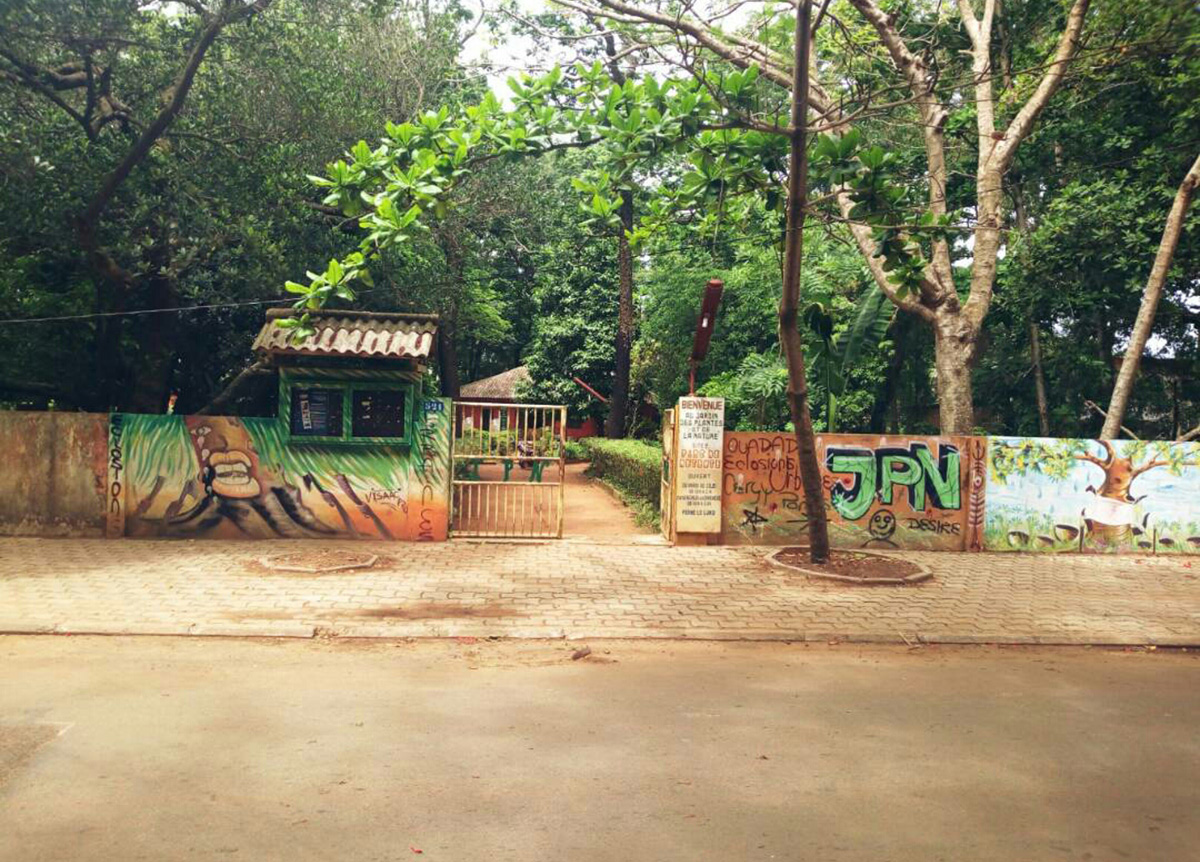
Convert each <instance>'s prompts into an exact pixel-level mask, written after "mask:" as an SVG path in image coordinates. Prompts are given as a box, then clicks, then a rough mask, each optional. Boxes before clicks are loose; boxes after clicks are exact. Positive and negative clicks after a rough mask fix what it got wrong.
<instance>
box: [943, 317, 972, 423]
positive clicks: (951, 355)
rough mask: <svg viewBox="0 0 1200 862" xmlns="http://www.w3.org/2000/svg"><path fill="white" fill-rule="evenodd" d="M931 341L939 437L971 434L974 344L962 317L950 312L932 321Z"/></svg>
mask: <svg viewBox="0 0 1200 862" xmlns="http://www.w3.org/2000/svg"><path fill="white" fill-rule="evenodd" d="M933 338H934V345H933V346H934V351H933V353H934V364H935V367H936V369H937V398H938V414H939V417H940V420H939V424H940V426H941V433H942V434H971V433H973V431H974V429H975V406H974V402H973V401H972V397H971V364H972V361H973V359H974V353H975V340H974V338H972V337H971V336H970V332H969V328H968V327H967V325H966V321H964V320H963V319H962V315H961V314H958V313H953V312H951V313H947V314H944V315H943V314H939V315H938V316H937V317H936V318H935V320H934V324H933Z"/></svg>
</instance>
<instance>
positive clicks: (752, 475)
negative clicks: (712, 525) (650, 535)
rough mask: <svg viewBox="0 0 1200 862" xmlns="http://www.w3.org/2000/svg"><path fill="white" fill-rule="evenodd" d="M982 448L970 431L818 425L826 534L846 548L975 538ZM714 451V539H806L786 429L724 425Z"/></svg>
mask: <svg viewBox="0 0 1200 862" xmlns="http://www.w3.org/2000/svg"><path fill="white" fill-rule="evenodd" d="M985 448H986V447H985V441H983V440H982V439H981V438H971V437H909V436H900V435H893V436H881V435H874V434H872V435H866V434H821V435H818V437H817V460H818V462H819V463H820V465H821V484H822V486H823V488H824V491H825V495H826V496H825V508H826V512H827V514H828V517H829V536H830V542H831V543H832V544H833V546H834V547H836V548H847V549H851V548H876V549H881V550H888V549H896V548H910V549H914V550H945V551H962V550H968V549H971V548H974V549H979V548H981V547H982V537H981V535H980V526H981V524H982V511H983V508H982V507H983V502H984V501H983V492H984V482H983V478H982V471H983V469H984V463H983V455H984V452H985ZM723 460H724V464H723V476H722V479H723V483H722V489H721V513H722V529H721V541H722V542H723V543H725V544H762V545H787V544H796V543H803V542H806V541H807V535H808V533H807V530H808V527H807V524H808V510H807V507H806V506H805V503H804V492H803V488H802V487H801V479H800V467H799V459H798V457H797V454H796V438H795V437H794V436H793V435H791V434H787V433H776V432H753V431H738V432H726V433H725V446H724V459H723ZM973 471H974V472H973Z"/></svg>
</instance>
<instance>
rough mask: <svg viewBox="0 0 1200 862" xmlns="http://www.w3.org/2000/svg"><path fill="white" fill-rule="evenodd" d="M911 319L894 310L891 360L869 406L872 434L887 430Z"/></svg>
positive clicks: (907, 315)
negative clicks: (889, 412)
mask: <svg viewBox="0 0 1200 862" xmlns="http://www.w3.org/2000/svg"><path fill="white" fill-rule="evenodd" d="M912 320H913V317H912V315H911V314H909V313H908V312H906V311H903V310H901V309H897V310H896V319H895V320H894V321H893V322H892V326H891V337H892V345H893V347H892V358H891V359H890V360H889V361H888V367H887V372H886V373H885V374H884V378H883V388H882V389H881V390H879V392H877V393H876V395H875V400H874V402H873V403H872V404H871V419H870V424H869V425H868V429H867V430H869V431H870V432H871V433H873V434H883V433H885V432H886V430H887V416H888V408H889V407H891V406H892V402H893V401H894V400H895V399H896V393H897V389H898V388H899V385H900V371H901V369H903V368H904V358H905V350H904V348H905V347H906V344H907V340H908V338H909V336H910V334H911V333H912Z"/></svg>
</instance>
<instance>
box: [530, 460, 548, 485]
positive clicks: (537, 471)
mask: <svg viewBox="0 0 1200 862" xmlns="http://www.w3.org/2000/svg"><path fill="white" fill-rule="evenodd" d="M545 469H546V462H545V461H534V462H532V463H531V464H530V465H529V481H530V482H540V481H542V471H543V470H545Z"/></svg>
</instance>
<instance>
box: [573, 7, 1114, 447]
mask: <svg viewBox="0 0 1200 862" xmlns="http://www.w3.org/2000/svg"><path fill="white" fill-rule="evenodd" d="M556 2H558V3H559V5H562V6H565V7H568V8H571V9H576V10H579V11H582V12H584V13H585V14H587V15H590V16H593V17H601V18H606V19H608V20H611V21H614V22H617V23H618V24H619V23H624V24H637V25H649V27H650V28H651V30H652V31H653V30H658V31H663V30H665V31H668V32H670V33H672V34H674V35H675V36H676V37H677V38H678V40H679V41H680V42H681V43H683V44H685V45H686V46H687V50H686V51H685V52H684V55H685V60H684V62H685V63H688V62H690V61H689V60H688V59H687V58H688V57H690V56H691V55H694V54H696V53H708V54H710V55H713V56H715V57H717V58H719V59H720V60H722V61H724V62H726V63H729V64H732V65H733V66H736V67H739V68H743V69H748V68H752V67H755V68H760V69H761V70H762V77H763V78H764V79H765V80H767V81H770V82H772V83H774V84H776V85H778V86H781V87H785V88H787V87H790V86H792V75H791V72H790V70H789V62H788V59H787V57H786V55H785V54H781V53H780V51H779V50H778V49H777V48H776V47H775V46H774V45H773V44H772V43H771V42H770V40H769V39H759V38H754V37H753V34H746V33H736V32H734V33H731V32H727V31H725V30H722V29H721V28H720V26H719V24H718V22H719V21H720V19H721V18H722V17H723V15H724V14H725V13H724V11H722V10H718V11H715V12H713V13H711V14H709V16H708V17H705V16H704V15H702V14H700V13H699V12H697V10H696V8H695V7H688V8H687V9H686V10H685V11H683V12H674V11H670V10H667V9H663V8H659V7H658V6H657V5H656V6H654V7H647V6H644V5H639V4H633V3H629V2H626V0H556ZM848 2H849V4H850V5H851V6H853V7H854V9H855V10H856V11H857V12H858V14H859V16H860V17H861V19H862V20H863V21H864V22H865V23H866V24H867V25H868V26H869V28H870V29H871V31H872V32H873V33H874V36H875V40H876V45H877V46H878V47H879V48H880V49H882V51H883V53H884V54H885V56H886V57H887V59H888V61H889V62H890V64H891V66H892V69H893V71H894V72H895V74H896V75H897V76H898V77H899V79H900V81H899V84H898V85H893V86H896V87H903V88H904V89H906V90H907V98H906V99H903V100H902V101H903V102H904V104H911V105H913V106H915V109H916V118H915V124H916V125H917V126H918V127H919V129H920V135H921V139H922V143H923V148H924V159H923V164H922V165H919V166H917V165H914V172H915V173H918V174H919V175H920V176H921V177H923V182H924V184H925V186H926V189H927V192H926V199H927V208H926V212H928V213H929V214H930V216H931V217H932V219H934V220H935V223H936V222H941V221H943V220H945V219H947V218H948V217H949V216H950V215H951V213H950V211H949V206H948V200H949V195H950V193H951V187H952V183H951V174H950V165H949V162H948V154H947V125H948V121H949V120H950V118H951V115H952V113H954V111H955V110H956V108H955V105H956V104H957V103H961V101H962V100H963V99H964V98H966V99H968V100H970V101H972V102H973V107H974V118H975V125H976V136H975V147H974V149H975V152H976V169H975V181H974V201H973V209H974V214H973V215H974V218H973V227H972V229H971V233H972V237H973V245H972V248H971V257H972V263H971V278H970V285H969V290H968V294H967V297H966V300H965V301H963V300H962V299H961V298H960V296H959V292H958V289H957V286H956V284H955V279H954V272H953V255H952V242H951V240H950V238H949V237H948V236H945V235H942V236H937V235H933V236H932V239H931V241H930V242H928V246H929V251H928V254H927V255H919V256H918V255H916V254H915V252H916V249H913V248H911V244H910V242H909V241H908V239H907V237H906V233H907V230H906V229H907V227H908V225H907V224H906V222H911V221H912V218H911V217H909V218H906V219H903V220H901V221H899V222H898V223H896V222H893V228H894V229H893V230H892V231H891V233H892V234H894V236H893V237H892V238H891V241H890V246H891V247H890V248H889V243H888V242H886V241H885V242H883V243H881V242H880V239H881V237H880V236H879V230H878V229H877V228H878V224H879V221H878V216H879V214H880V213H879V211H878V209H875V208H873V207H871V206H864V205H863V204H864V203H865V202H864V200H862V199H861V197H860V199H859V200H855V196H854V195H853V194H852V192H851V190H850V189H848V188H839V189H836V190H835V199H836V203H837V207H838V210H839V211H840V213H841V216H842V218H844V219H845V220H846V221H847V223H848V224H850V226H851V230H852V232H853V234H854V238H855V241H856V243H857V245H858V247H859V249H860V251H861V253H862V254H863V256H864V258H865V259H866V261H867V263H868V265H869V266H870V268H871V272H872V274H873V276H874V278H875V280H876V283H877V284H878V285H879V287H880V289H881V290H883V291H884V293H885V294H887V296H888V298H889V299H891V300H892V301H893V302H894V303H895V304H896V305H897V306H899V307H900V308H902V309H904V310H905V311H908V312H911V313H912V314H914V315H916V316H917V317H918V318H920V319H921V320H923V321H925V322H926V323H927V324H929V325H930V327H931V328H932V330H933V333H934V338H935V346H936V361H937V389H938V401H939V405H940V410H941V430H942V432H943V433H946V434H958V433H967V432H969V431H970V430H971V429H972V428H973V427H974V409H973V399H972V391H971V368H972V365H973V363H974V361H975V359H976V356H977V352H978V347H979V338H980V333H981V331H982V327H983V321H984V319H985V318H986V316H987V313H988V308H989V306H990V304H991V300H992V292H993V288H994V286H995V280H996V264H997V260H998V258H999V252H1000V248H1001V246H1002V235H1003V230H1004V221H1005V209H1004V207H1003V206H1002V181H1003V178H1004V175H1005V173H1006V172H1007V171H1008V170H1009V168H1010V167H1011V165H1012V163H1013V160H1014V158H1015V156H1016V153H1017V150H1018V147H1019V146H1020V145H1021V143H1022V142H1023V141H1024V140H1025V139H1026V138H1027V137H1028V136H1029V134H1030V133H1031V131H1032V130H1033V128H1034V125H1035V123H1036V121H1037V119H1038V117H1039V115H1040V114H1041V113H1042V112H1043V111H1044V110H1045V108H1046V105H1047V104H1048V103H1049V102H1050V99H1051V97H1052V96H1053V95H1054V93H1055V92H1056V91H1057V90H1058V89H1059V87H1060V86H1061V85H1062V82H1063V80H1064V77H1065V74H1066V70H1067V66H1068V65H1069V64H1070V62H1071V61H1072V60H1073V59H1074V58H1075V56H1076V54H1077V53H1078V51H1079V47H1080V43H1081V38H1082V33H1083V26H1084V19H1085V16H1086V14H1087V10H1088V6H1089V5H1090V0H1073V2H1071V5H1070V7H1069V9H1068V10H1067V13H1066V17H1065V23H1064V24H1063V26H1062V29H1061V32H1060V33H1059V35H1058V37H1057V39H1056V43H1055V46H1054V49H1053V51H1052V52H1051V53H1050V56H1049V57H1047V58H1045V59H1044V60H1043V61H1042V62H1040V63H1038V64H1036V68H1035V74H1036V75H1037V79H1036V84H1034V85H1033V86H1028V85H1026V86H1023V87H1022V88H1021V89H1019V90H1018V89H1015V88H1014V90H1013V91H1012V93H1011V94H1009V95H1010V98H1009V99H1006V100H1005V101H1004V105H1005V109H1006V110H1004V111H1001V112H998V111H997V109H996V108H997V102H998V101H999V100H998V98H997V97H998V96H999V95H1000V93H1001V90H1002V89H1003V87H1002V86H1000V85H998V84H997V80H996V79H997V74H996V69H997V63H996V62H995V59H994V57H993V51H994V45H995V39H994V33H993V30H994V25H995V23H996V21H997V14H998V12H999V10H1000V3H999V2H998V0H984V3H983V9H982V13H981V14H980V13H978V12H977V11H976V5H977V4H975V3H973V2H972V0H959V2H958V13H959V20H960V23H961V26H962V27H963V28H964V29H965V30H966V33H967V36H968V40H969V48H968V53H969V56H970V57H971V73H970V78H969V81H968V86H967V87H966V88H963V87H960V86H957V85H956V83H955V82H953V81H952V82H950V83H949V84H948V83H947V82H946V81H945V80H943V77H942V75H941V74H940V70H941V66H942V65H943V64H945V65H949V66H950V67H953V64H954V59H953V57H952V56H940V55H938V54H936V53H935V51H934V49H935V48H937V47H943V46H939V45H938V44H937V36H938V27H937V26H936V24H937V20H936V19H937V15H938V14H939V13H938V10H940V7H941V4H937V7H936V8H935V7H934V6H933V5H932V4H929V5H926V4H915V5H913V6H910V7H909V6H906V7H902V10H897V12H896V13H892V12H889V11H886V10H885V9H884V8H883V7H882V6H881V5H880V4H879V3H878V2H876V0H848ZM827 6H828V4H823V7H822V9H823V10H824V9H825V8H826V7H827ZM900 11H906V12H908V13H909V14H910V15H911V17H912V18H913V19H915V20H914V22H913V28H915V27H916V25H918V24H919V23H920V21H921V19H923V18H925V17H928V16H933V18H934V25H935V26H933V27H926V28H925V31H924V32H914V33H912V34H911V35H910V34H909V33H908V32H906V30H905V29H904V28H903V27H902V26H901V25H900V24H899V23H898V19H899V14H898V13H899V12H900ZM762 30H763V31H764V32H768V33H769V32H770V27H769V25H764V26H763V27H762ZM929 31H932V32H929ZM1034 38H1036V35H1035V37H1034ZM644 41H645V42H646V43H647V44H653V43H655V42H656V40H655V39H654V37H653V36H646V37H644ZM931 41H932V42H933V45H932V47H931V46H930V42H931ZM659 50H661V49H659ZM851 53H852V52H851ZM942 53H943V54H947V53H948V52H945V51H943V52H942ZM935 57H936V58H937V61H938V62H937V64H936V65H935V62H934V61H935ZM836 60H837V58H835V57H833V56H831V57H830V68H831V69H833V70H838V69H840V68H841V66H840V65H839V64H838V63H837V62H836ZM830 77H831V80H830V81H829V82H827V83H822V82H821V81H820V80H819V79H818V78H815V77H814V78H813V80H812V81H811V83H810V86H809V89H810V92H809V99H810V102H811V104H812V106H813V109H814V110H815V111H816V113H817V115H818V116H819V117H821V119H822V123H823V128H826V129H830V130H833V131H835V132H838V133H840V134H843V135H844V134H846V133H847V132H848V131H849V130H850V129H851V128H852V127H853V125H854V123H855V122H856V119H857V117H858V115H860V114H869V113H870V112H871V106H872V104H873V102H874V101H878V100H882V99H884V97H883V96H879V97H878V98H877V97H876V93H875V92H874V90H872V92H870V93H869V94H868V96H867V98H863V97H862V95H861V94H857V93H854V92H850V93H847V92H839V89H838V81H837V80H836V78H834V76H830ZM1025 77H1026V78H1028V77H1029V76H1028V75H1026V76H1025ZM875 89H880V88H878V87H877V88H875ZM1010 106H1011V107H1010ZM1001 115H1003V117H1004V119H1002V116H1001ZM1005 120H1006V121H1005ZM864 218H865V219H866V220H867V222H869V223H865V222H864V221H863V219H864ZM873 227H874V228H876V229H873ZM884 239H885V240H886V239H887V238H886V237H885V238H884ZM893 250H894V253H893ZM881 251H883V252H884V253H883V254H882V255H881V254H880V252H881ZM897 257H901V258H907V259H904V260H896V259H895V258H897ZM914 259H915V260H914ZM914 263H915V264H916V266H914ZM898 269H900V270H907V272H904V271H901V272H899V273H897V270H898Z"/></svg>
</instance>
